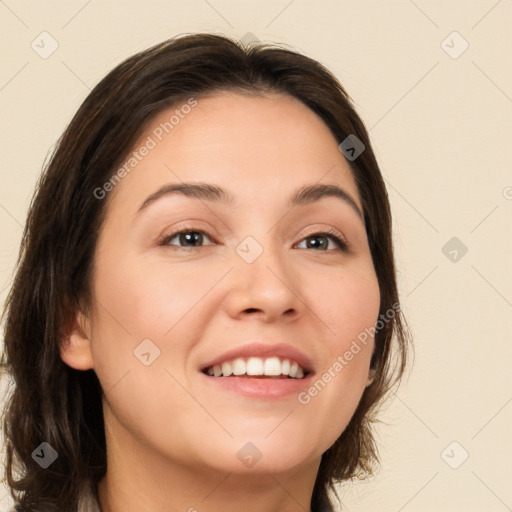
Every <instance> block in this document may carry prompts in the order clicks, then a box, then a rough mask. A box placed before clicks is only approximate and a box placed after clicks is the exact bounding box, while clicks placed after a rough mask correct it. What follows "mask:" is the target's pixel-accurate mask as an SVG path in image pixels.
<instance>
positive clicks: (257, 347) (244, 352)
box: [201, 342, 313, 373]
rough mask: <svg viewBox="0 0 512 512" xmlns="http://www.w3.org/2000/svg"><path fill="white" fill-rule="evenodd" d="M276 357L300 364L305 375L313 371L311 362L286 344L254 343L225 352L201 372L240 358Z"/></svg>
mask: <svg viewBox="0 0 512 512" xmlns="http://www.w3.org/2000/svg"><path fill="white" fill-rule="evenodd" d="M272 356H276V357H279V358H281V359H290V360H292V361H295V362H296V363H298V364H299V365H300V366H301V367H302V369H303V370H304V372H305V373H311V372H312V371H313V365H312V363H311V360H310V359H309V358H308V357H307V356H306V355H305V354H304V353H303V352H301V351H300V350H299V349H298V348H295V347H293V346H291V345H287V344H286V343H278V344H270V343H262V342H252V343H247V344H245V345H241V346H239V347H236V348H233V349H231V350H228V351H227V352H224V353H223V354H221V355H219V356H217V357H215V358H214V359H212V360H210V361H208V362H207V363H205V364H203V365H202V366H201V371H203V370H206V369H207V368H210V366H215V365H216V364H222V363H225V362H228V361H232V360H233V359H237V358H238V357H243V358H248V357H262V358H263V357H272Z"/></svg>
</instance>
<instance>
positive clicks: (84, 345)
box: [60, 312, 94, 370]
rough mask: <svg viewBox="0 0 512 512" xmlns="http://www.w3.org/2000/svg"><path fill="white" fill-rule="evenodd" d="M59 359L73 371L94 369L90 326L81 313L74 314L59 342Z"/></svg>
mask: <svg viewBox="0 0 512 512" xmlns="http://www.w3.org/2000/svg"><path fill="white" fill-rule="evenodd" d="M60 358H61V359H62V360H63V361H64V362H65V363H66V364H67V365H68V366H70V367H71V368H74V369H75V370H90V369H92V368H93V367H94V359H93V356H92V347H91V325H90V321H89V319H88V318H87V317H86V316H85V315H84V314H83V313H82V312H77V313H76V314H75V316H74V318H73V320H72V322H71V323H70V325H69V327H68V328H67V331H66V333H65V334H64V336H63V338H62V340H61V345H60Z"/></svg>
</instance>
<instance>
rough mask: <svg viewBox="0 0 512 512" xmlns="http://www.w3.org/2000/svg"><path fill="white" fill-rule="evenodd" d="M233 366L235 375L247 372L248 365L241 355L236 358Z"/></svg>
mask: <svg viewBox="0 0 512 512" xmlns="http://www.w3.org/2000/svg"><path fill="white" fill-rule="evenodd" d="M231 366H232V368H233V375H244V374H245V373H247V365H246V364H245V361H244V360H243V359H242V358H241V357H239V358H238V359H235V360H234V361H233V363H232V364H231Z"/></svg>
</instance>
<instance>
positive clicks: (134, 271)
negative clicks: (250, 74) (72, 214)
mask: <svg viewBox="0 0 512 512" xmlns="http://www.w3.org/2000/svg"><path fill="white" fill-rule="evenodd" d="M196 102H197V103H196ZM184 105H188V107H186V106H184ZM171 116H174V117H173V118H171ZM166 123H167V124H166ZM144 147H145V148H146V149H143V148H144ZM133 151H135V152H136V154H135V155H133V154H130V156H129V157H128V159H127V160H126V163H127V165H126V167H125V172H124V173H120V174H119V175H118V178H122V179H120V181H119V183H117V185H116V186H115V187H114V189H113V190H111V191H109V192H108V194H110V196H109V195H108V194H107V198H106V199H103V200H108V201H109V203H108V210H107V215H106V218H105V222H104V224H103V226H102V230H101V233H100V236H99V240H98V245H97V250H96V255H95V266H94V282H93V293H94V298H95V300H94V301H93V314H92V315H91V317H90V318H89V319H88V320H87V321H88V322H89V323H88V328H87V329H86V331H87V333H88V338H89V340H90V360H89V363H88V365H87V364H85V363H84V361H85V359H82V363H81V364H82V369H83V368H85V367H86V366H89V367H92V368H94V371H95V372H96V374H97V376H98V378H99V380H100V382H101V385H102V388H103V390H104V393H105V397H104V414H105V421H106V423H107V424H108V426H109V428H110V429H111V431H112V432H113V433H114V434H115V435H118V436H119V438H122V439H123V442H124V443H126V442H128V443H133V446H134V447H135V446H136V447H137V449H138V450H142V451H143V452H144V453H145V454H150V453H151V454H153V455H155V456H156V457H158V458H159V460H166V461H168V462H169V463H176V464H180V465H186V466H188V467H196V468H199V467H203V468H204V467H205V466H207V467H210V468H217V469H218V470H221V471H225V472H231V473H233V472H239V473H241V472H244V471H251V472H253V473H254V471H258V470H259V469H261V470H268V471H272V472H274V473H277V472H287V471H292V470H296V469H298V468H300V467H302V466H306V465H308V464H309V465H312V464H317V463H318V462H319V458H320V456H321V454H322V453H323V452H324V451H325V450H326V449H327V448H328V447H329V446H331V444H332V443H333V442H334V441H335V440H336V438H337V437H338V436H339V435H340V434H341V432H342V431H343V430H344V429H345V427H346V425H347V424H348V422H349V420H350V418H351V417H352V415H353V413H354V411H355V409H356V407H357V404H358V402H359V400H360V398H361V395H362V393H363V391H364V388H365V386H366V384H367V381H368V378H369V362H370V357H371V354H372V350H373V343H374V341H373V339H372V338H371V337H368V339H367V343H366V344H362V343H360V342H357V346H358V349H359V350H357V349H356V348H355V346H354V340H357V337H358V335H359V334H360V333H362V332H364V331H365V329H367V328H369V327H372V326H374V324H375V322H376V320H377V318H378V314H379V303H380V295H379V288H378V283H377V279H376V275H375V271H374V267H373V263H372V258H371V254H370V250H369V247H368V240H367V237H366V232H365V227H364V222H363V219H362V217H361V215H360V214H359V213H358V212H361V211H362V206H361V202H360V198H359V195H358V192H357V188H356V185H355V182H354V179H353V177H352V175H351V172H350V169H349V166H348V163H347V161H346V160H345V158H344V156H343V155H342V153H341V152H340V150H339V149H338V146H337V144H336V140H335V139H334V137H333V136H332V134H331V132H330V131H329V129H328V128H327V127H326V125H325V124H324V123H323V122H322V121H321V119H320V118H319V117H317V116H316V115H315V114H314V113H313V112H312V111H310V110H309V109H308V108H307V107H306V106H304V105H303V104H302V103H300V102H299V101H297V100H295V99H293V98H290V97H288V96H277V95H270V96H266V97H254V96H248V95H242V94H234V93H233V94H228V93H225V94H216V95H212V96H209V97H207V98H202V99H198V100H194V101H190V102H189V103H186V102H185V103H184V104H183V105H177V106H175V107H173V108H171V109H169V110H166V111H163V112H161V113H160V114H159V115H158V117H157V118H155V119H154V120H153V121H152V122H151V123H150V125H148V127H147V129H146V130H145V132H144V134H143V135H142V136H141V137H140V139H139V141H138V142H137V144H136V145H135V146H134V148H133ZM130 157H131V158H132V159H133V160H130ZM123 174H125V176H124V177H122V176H123ZM185 183H192V184H198V183H201V184H208V185H209V186H211V187H215V191H216V192H212V190H213V189H211V190H210V192H209V193H202V194H201V195H193V194H191V193H190V192H189V193H187V189H184V190H183V191H182V192H181V193H180V192H179V191H175V192H174V193H172V192H169V191H168V193H165V187H169V186H170V185H179V186H183V185H184V184H185ZM326 185H329V186H334V187H338V188H339V189H340V190H341V191H342V192H340V193H339V195H333V194H331V195H323V196H321V197H320V194H318V193H315V192H314V191H313V192H312V193H310V194H308V195H305V196H303V197H302V200H298V201H294V197H295V195H296V194H297V193H298V191H300V189H302V188H304V187H313V186H315V187H318V186H326ZM108 188H109V185H107V186H106V187H105V189H106V190H108ZM221 189H222V191H223V192H222V193H218V192H217V191H219V190H221ZM190 190H191V189H188V191H190ZM92 193H93V191H91V194H92ZM155 194H156V195H155ZM196 194H197V192H196ZM97 195H98V194H97ZM228 198H229V199H228ZM299 199H300V198H299ZM98 200H101V199H98ZM181 231H183V233H182V234H181V235H176V233H177V232H181ZM325 232H327V234H322V233H325ZM330 233H332V235H331V234H330ZM336 237H338V238H340V239H341V240H344V241H345V242H342V243H341V244H340V245H338V244H337V242H336ZM345 243H346V248H345V245H344V244H345ZM347 352H350V353H351V357H350V354H347ZM249 358H251V359H250V360H249ZM276 358H277V359H276ZM63 359H64V360H66V362H68V364H70V365H73V358H72V356H71V355H66V352H63ZM235 359H242V360H243V361H247V362H248V365H247V368H246V367H245V365H244V364H243V363H242V362H241V361H240V360H239V361H237V362H236V363H233V361H234V360H235ZM285 360H289V362H290V364H288V363H286V362H285ZM217 363H218V364H219V366H217V367H216V368H214V370H215V374H218V373H219V368H221V369H222V368H223V369H224V370H225V371H226V373H229V368H230V367H231V371H235V373H241V372H242V374H241V375H239V376H233V375H231V376H215V375H214V376H210V375H208V370H207V367H208V366H216V364H217ZM222 363H230V364H229V365H228V364H224V366H222ZM293 363H299V365H300V366H301V367H302V368H303V370H304V372H305V373H306V375H305V377H303V378H297V377H300V372H301V370H300V369H299V370H297V371H298V374H296V377H295V378H291V377H289V376H288V377H283V375H282V373H281V372H284V373H287V372H289V371H292V373H293V372H294V371H295V369H293V367H294V364H293ZM336 363H338V364H336ZM75 366H79V364H78V363H75ZM340 367H341V369H340ZM262 368H263V370H265V368H266V370H267V373H271V374H272V373H280V374H281V376H280V377H278V376H276V375H274V376H269V375H266V376H262V375H258V373H261V371H262ZM289 368H292V369H291V370H290V369H289ZM246 370H247V371H249V373H254V375H249V376H248V375H247V374H245V375H244V374H243V372H244V371H246ZM212 371H213V369H212V370H210V373H211V372H212ZM318 382H320V383H318ZM315 383H316V387H315ZM147 460H149V459H147Z"/></svg>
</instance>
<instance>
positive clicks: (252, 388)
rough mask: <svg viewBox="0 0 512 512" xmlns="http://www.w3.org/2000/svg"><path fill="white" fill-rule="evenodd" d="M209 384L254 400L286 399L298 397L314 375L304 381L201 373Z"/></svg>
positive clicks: (308, 376) (303, 379) (309, 375)
mask: <svg viewBox="0 0 512 512" xmlns="http://www.w3.org/2000/svg"><path fill="white" fill-rule="evenodd" d="M201 375H202V376H203V377H204V378H205V379H208V380H209V382H211V383H213V384H217V385H218V386H220V387H222V388H224V389H226V390H227V391H231V392H235V393H239V394H241V395H244V396H248V397H252V398H266V399H272V398H284V397H287V396H290V395H297V394H298V393H300V392H301V391H304V389H306V388H308V387H309V386H310V384H311V378H312V374H311V373H310V374H308V375H307V376H306V377H304V378H302V379H291V378H287V379H272V378H256V377H210V376H209V375H205V374H204V373H201Z"/></svg>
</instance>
